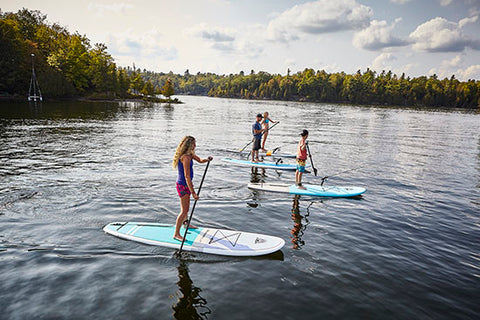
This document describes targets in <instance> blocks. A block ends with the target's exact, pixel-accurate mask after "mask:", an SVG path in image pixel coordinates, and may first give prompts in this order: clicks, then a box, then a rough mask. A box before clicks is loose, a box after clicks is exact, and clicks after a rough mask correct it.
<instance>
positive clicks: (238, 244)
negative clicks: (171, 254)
mask: <svg viewBox="0 0 480 320" xmlns="http://www.w3.org/2000/svg"><path fill="white" fill-rule="evenodd" d="M103 230H104V231H105V232H106V233H108V234H111V235H113V236H116V237H119V238H122V239H127V240H132V241H137V242H141V243H145V244H149V245H154V246H162V247H168V248H173V249H180V245H181V244H182V242H181V241H179V240H176V239H174V238H173V234H174V232H175V225H169V224H161V223H151V222H112V223H109V224H107V225H106V226H105V227H104V228H103ZM184 232H185V229H184V228H183V227H182V228H181V229H180V234H181V235H182V236H183V234H184ZM284 245H285V241H284V240H283V239H281V238H278V237H274V236H268V235H263V234H256V233H249V232H241V231H235V230H224V229H214V228H206V227H199V228H198V229H191V228H189V229H188V232H187V237H186V239H185V243H184V244H183V249H182V250H184V251H195V252H203V253H209V254H217V255H225V256H260V255H265V254H270V253H273V252H276V251H278V250H280V249H281V248H282V247H283V246H284Z"/></svg>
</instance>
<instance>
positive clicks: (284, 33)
mask: <svg viewBox="0 0 480 320" xmlns="http://www.w3.org/2000/svg"><path fill="white" fill-rule="evenodd" d="M22 7H25V8H28V9H30V10H40V11H41V12H42V13H43V14H46V15H47V20H48V21H49V22H50V23H54V22H58V23H59V24H61V25H63V26H66V27H67V28H68V29H69V31H70V32H72V33H73V32H75V31H78V32H79V33H80V34H85V35H86V36H87V37H88V38H89V39H91V40H92V43H97V42H101V43H104V44H106V45H107V47H108V50H109V52H110V53H111V54H112V56H113V57H114V58H115V61H116V63H117V64H118V65H121V66H127V65H132V64H133V63H135V65H136V66H137V67H139V68H141V69H147V70H152V71H157V72H161V71H162V72H169V71H173V72H175V73H183V72H184V71H185V70H187V69H188V70H189V71H190V73H197V72H214V73H217V74H230V73H239V72H240V71H244V72H246V73H249V72H250V70H254V71H256V72H258V71H266V72H269V73H279V74H286V72H287V70H288V69H290V70H291V71H292V72H297V71H301V70H303V69H304V68H313V69H315V70H322V69H323V70H326V71H327V72H330V73H332V72H340V71H345V72H347V73H354V72H356V71H357V70H359V69H360V70H362V71H364V70H366V68H370V69H373V70H375V71H377V72H378V73H380V72H381V71H382V70H392V71H393V72H394V73H396V74H398V75H400V74H402V73H405V74H406V75H407V76H411V77H415V76H421V75H427V76H428V75H432V74H434V73H435V74H437V75H438V76H439V77H441V78H443V77H450V76H451V75H452V74H455V76H456V77H457V78H458V79H460V80H468V79H477V80H480V0H318V1H293V0H243V1H242V0H175V1H172V0H169V1H164V0H155V1H150V0H138V1H128V0H96V1H93V0H77V1H70V0H65V1H53V0H42V1H35V0H15V1H13V0H0V8H1V10H2V11H17V10H18V9H21V8H22Z"/></svg>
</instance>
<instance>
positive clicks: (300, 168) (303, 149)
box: [295, 129, 308, 190]
mask: <svg viewBox="0 0 480 320" xmlns="http://www.w3.org/2000/svg"><path fill="white" fill-rule="evenodd" d="M300 135H301V136H302V138H301V139H300V141H299V142H298V148H297V171H295V184H296V185H297V186H298V188H299V189H303V190H305V189H306V188H305V187H304V186H302V175H303V173H304V172H305V162H306V161H307V138H308V130H305V129H304V130H303V132H302V133H301V134H300Z"/></svg>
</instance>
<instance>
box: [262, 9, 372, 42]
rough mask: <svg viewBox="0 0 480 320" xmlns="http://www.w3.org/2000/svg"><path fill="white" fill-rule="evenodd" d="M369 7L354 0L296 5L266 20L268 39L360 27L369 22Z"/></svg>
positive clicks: (295, 37)
mask: <svg viewBox="0 0 480 320" xmlns="http://www.w3.org/2000/svg"><path fill="white" fill-rule="evenodd" d="M372 16H373V10H372V9H371V8H369V7H367V6H364V5H361V4H359V3H357V2H356V0H336V1H331V0H318V1H315V2H307V3H304V4H300V5H296V6H294V7H292V8H291V9H288V10H286V11H284V12H282V13H281V14H280V15H278V16H277V17H276V18H274V19H273V20H271V21H270V23H269V24H268V27H267V33H268V38H269V39H271V40H276V41H288V40H297V39H299V37H300V35H301V34H321V33H331V32H339V31H345V30H356V29H361V28H364V27H366V26H368V25H369V23H370V18H371V17H372Z"/></svg>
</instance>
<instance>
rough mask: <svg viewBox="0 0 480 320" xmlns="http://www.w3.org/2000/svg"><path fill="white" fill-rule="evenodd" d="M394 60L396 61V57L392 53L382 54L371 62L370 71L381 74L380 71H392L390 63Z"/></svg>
mask: <svg viewBox="0 0 480 320" xmlns="http://www.w3.org/2000/svg"><path fill="white" fill-rule="evenodd" d="M395 60H397V57H395V56H394V55H393V54H392V53H390V52H384V53H382V54H380V55H379V56H377V57H376V58H375V59H374V60H373V61H372V67H371V69H372V70H374V71H377V72H381V71H382V70H392V69H393V68H392V65H391V63H392V62H393V61H395Z"/></svg>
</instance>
